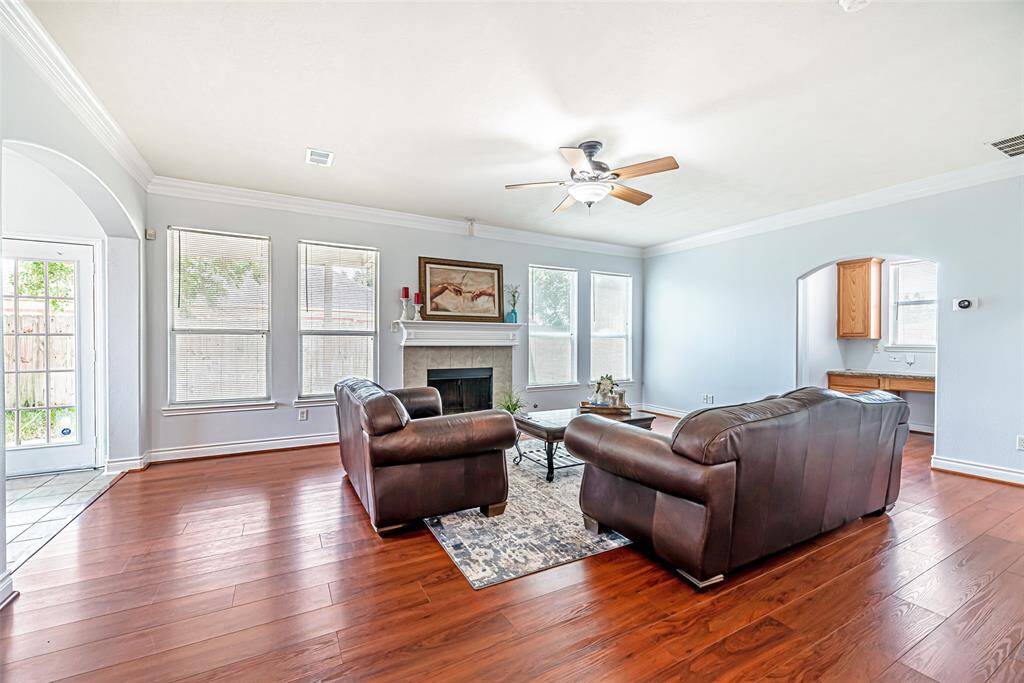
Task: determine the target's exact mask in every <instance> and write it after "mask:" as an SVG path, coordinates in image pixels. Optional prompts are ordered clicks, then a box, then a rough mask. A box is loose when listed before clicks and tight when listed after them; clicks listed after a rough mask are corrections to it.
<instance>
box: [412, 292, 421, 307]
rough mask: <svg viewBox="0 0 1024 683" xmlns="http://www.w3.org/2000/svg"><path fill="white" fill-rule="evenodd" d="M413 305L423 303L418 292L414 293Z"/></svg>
mask: <svg viewBox="0 0 1024 683" xmlns="http://www.w3.org/2000/svg"><path fill="white" fill-rule="evenodd" d="M413 303H414V304H421V303H423V301H422V299H421V298H420V293H419V292H416V298H415V299H413Z"/></svg>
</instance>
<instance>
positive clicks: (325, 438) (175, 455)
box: [144, 432, 338, 464]
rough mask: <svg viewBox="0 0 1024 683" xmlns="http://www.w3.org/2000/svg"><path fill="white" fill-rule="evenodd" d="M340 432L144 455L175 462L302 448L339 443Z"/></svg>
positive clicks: (195, 447) (201, 445) (202, 445)
mask: <svg viewBox="0 0 1024 683" xmlns="http://www.w3.org/2000/svg"><path fill="white" fill-rule="evenodd" d="M337 442H338V433H337V432H327V433H324V434H307V435H304V436H281V437H277V438H273V439H249V440H245V441H225V442H222V443H207V444H200V445H196V446H182V447H179V448H155V449H153V450H151V451H146V454H145V456H144V458H145V460H146V462H147V464H148V463H152V462H173V461H175V460H189V459H191V458H211V457H214V456H217V455H234V454H236V453H253V452H256V451H273V450H277V449H280V448H301V447H303V446H320V445H322V444H329V443H337Z"/></svg>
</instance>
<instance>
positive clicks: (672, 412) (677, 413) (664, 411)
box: [640, 403, 690, 417]
mask: <svg viewBox="0 0 1024 683" xmlns="http://www.w3.org/2000/svg"><path fill="white" fill-rule="evenodd" d="M640 410H645V411H647V412H648V413H658V414H660V415H668V416H669V417H683V416H685V415H686V414H687V413H689V412H690V411H688V410H676V409H675V408H668V407H666V406H659V405H656V404H654V403H641V404H640Z"/></svg>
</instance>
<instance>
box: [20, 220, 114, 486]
mask: <svg viewBox="0 0 1024 683" xmlns="http://www.w3.org/2000/svg"><path fill="white" fill-rule="evenodd" d="M92 252H93V250H92V247H89V246H85V245H78V244H58V243H55V242H33V241H28V240H16V239H5V240H4V241H3V276H2V277H3V326H4V334H3V337H4V355H3V370H4V394H5V396H4V409H5V410H4V416H5V438H6V447H7V448H6V450H7V474H8V476H13V475H19V474H33V473H37V472H54V471H59V470H69V469H78V468H82V467H94V466H96V464H97V463H96V428H95V412H94V405H95V400H94V398H95V397H94V381H95V378H94V370H93V360H94V359H93V291H92V287H93V278H92V258H93V253H92Z"/></svg>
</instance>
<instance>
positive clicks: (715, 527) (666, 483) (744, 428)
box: [565, 388, 910, 588]
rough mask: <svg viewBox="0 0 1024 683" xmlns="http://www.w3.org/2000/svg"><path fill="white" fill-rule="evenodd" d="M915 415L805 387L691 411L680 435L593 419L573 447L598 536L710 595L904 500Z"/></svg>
mask: <svg viewBox="0 0 1024 683" xmlns="http://www.w3.org/2000/svg"><path fill="white" fill-rule="evenodd" d="M909 413H910V411H909V409H908V408H907V404H906V402H905V401H903V399H901V398H899V397H897V396H894V395H892V394H888V393H885V392H882V391H871V392H867V393H863V394H859V395H856V396H846V395H843V394H840V393H838V392H834V391H829V390H828V389H819V388H805V389H798V390H796V391H792V392H790V393H788V394H785V395H783V396H780V397H777V398H768V399H765V400H763V401H757V402H755V403H745V404H742V405H737V406H728V407H722V408H710V409H707V410H700V411H696V412H693V413H690V414H689V415H687V416H686V417H685V418H683V419H682V420H680V421H679V423H678V424H677V425H676V427H675V430H674V431H673V432H672V436H671V437H668V436H663V435H660V434H654V433H651V432H649V431H646V430H643V429H637V428H636V427H631V426H629V425H624V424H621V423H618V422H613V421H612V420H608V419H605V418H601V417H597V416H593V415H586V416H582V417H579V418H577V419H575V420H573V421H572V422H571V423H569V426H568V428H567V429H566V431H565V445H566V448H567V449H568V450H569V452H570V453H572V454H573V455H575V456H576V457H578V458H581V459H582V460H585V461H586V462H587V465H586V468H585V470H584V473H583V484H582V487H581V490H580V507H581V508H582V510H583V513H584V521H585V522H586V523H587V527H588V528H589V529H590V530H591V531H595V532H598V533H600V532H602V531H603V530H604V529H605V528H610V529H614V530H615V531H618V532H620V533H621V534H623V535H624V536H626V537H628V538H630V539H632V540H634V541H637V542H639V543H642V544H645V545H647V546H649V547H650V548H651V549H653V551H654V553H655V554H657V555H658V556H659V557H661V558H662V559H664V560H666V561H667V562H669V563H670V564H671V565H672V566H674V567H676V568H677V570H678V571H679V573H680V574H682V575H683V576H685V577H686V578H687V579H689V580H690V581H691V582H692V583H694V584H695V585H697V586H698V587H700V588H703V587H705V586H708V585H711V584H713V583H717V582H718V581H721V580H723V578H724V575H725V574H726V573H728V572H730V571H732V570H733V569H736V568H737V567H739V566H741V565H744V564H747V563H748V562H752V561H754V560H756V559H758V558H761V557H764V556H766V555H768V554H770V553H774V552H777V551H779V550H782V549H783V548H787V547H789V546H791V545H794V544H796V543H800V542H801V541H805V540H807V539H810V538H813V537H814V536H817V535H818V534H821V533H824V532H826V531H829V530H831V529H835V528H837V527H840V526H842V525H843V524H846V523H847V522H850V521H852V520H854V519H856V518H858V517H861V516H864V515H868V514H872V513H876V514H881V513H882V512H884V511H885V510H887V509H891V506H892V505H893V504H894V503H895V502H896V497H897V496H898V495H899V490H900V465H901V462H902V456H903V446H904V444H905V443H906V440H907V433H908V429H909V428H908V424H907V419H908V417H909Z"/></svg>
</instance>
